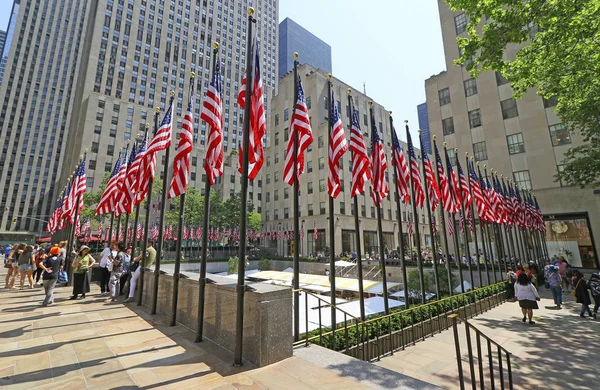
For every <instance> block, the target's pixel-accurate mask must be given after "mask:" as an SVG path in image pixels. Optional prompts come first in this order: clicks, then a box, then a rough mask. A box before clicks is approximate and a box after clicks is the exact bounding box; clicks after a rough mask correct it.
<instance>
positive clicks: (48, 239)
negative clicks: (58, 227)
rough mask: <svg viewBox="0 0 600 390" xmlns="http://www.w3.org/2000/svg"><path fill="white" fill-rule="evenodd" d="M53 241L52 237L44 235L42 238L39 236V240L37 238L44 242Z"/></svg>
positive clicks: (38, 241)
mask: <svg viewBox="0 0 600 390" xmlns="http://www.w3.org/2000/svg"><path fill="white" fill-rule="evenodd" d="M50 241H52V237H42V238H38V239H37V240H35V242H37V243H38V244H39V243H42V242H50Z"/></svg>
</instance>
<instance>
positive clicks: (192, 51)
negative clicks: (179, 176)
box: [0, 0, 278, 230]
mask: <svg viewBox="0 0 600 390" xmlns="http://www.w3.org/2000/svg"><path fill="white" fill-rule="evenodd" d="M277 4H278V3H277V2H276V1H273V0H255V1H253V4H252V5H253V7H254V9H255V11H256V12H255V17H256V18H257V20H258V21H257V23H256V24H255V26H254V31H256V33H257V36H258V41H259V45H260V54H259V55H260V61H261V63H260V65H261V75H262V81H263V86H264V89H265V101H266V106H267V108H268V107H269V104H270V96H271V95H272V94H273V91H274V90H275V89H276V74H277V40H278V37H277V28H278V23H277V21H278V7H277ZM15 6H18V1H15ZM247 6H248V5H247V2H245V1H241V0H229V1H228V0H87V1H74V0H67V1H60V2H59V1H56V0H42V1H38V2H26V3H23V4H21V8H20V10H19V12H18V17H17V18H16V24H15V26H16V29H15V36H14V38H15V39H14V40H13V41H12V44H11V45H7V46H10V48H9V49H10V54H9V56H8V59H7V63H6V77H7V78H8V80H7V82H6V83H3V84H2V86H1V88H0V102H2V104H3V111H2V115H3V116H5V117H6V118H4V117H3V118H2V119H6V120H4V121H3V124H2V132H1V134H0V141H1V142H2V144H3V147H4V155H10V154H11V153H12V156H13V157H12V158H11V160H10V161H6V162H5V163H4V164H3V165H0V182H1V183H2V185H3V188H4V189H5V191H4V194H3V199H2V202H1V206H2V209H3V210H6V211H5V212H4V213H3V215H2V219H1V221H0V222H1V223H0V227H2V228H9V221H10V219H11V217H12V216H13V215H18V216H24V217H30V216H33V215H38V216H40V218H39V219H43V218H44V216H48V215H49V214H50V213H51V210H52V209H53V207H54V205H55V202H56V200H57V198H58V196H59V193H60V191H61V190H62V188H63V186H64V184H65V182H66V180H67V178H68V177H69V176H70V174H71V172H72V170H73V167H74V166H75V165H76V164H77V162H78V159H79V156H80V155H81V154H83V151H84V149H88V154H87V159H88V160H87V162H88V164H87V168H88V169H87V178H88V189H89V190H96V189H97V188H98V187H99V186H100V184H101V182H102V179H103V177H104V175H105V172H109V171H110V170H112V167H113V166H114V163H115V162H116V159H117V156H118V154H119V152H120V151H121V150H122V148H123V147H125V146H126V145H127V144H128V143H129V142H131V141H133V140H134V139H135V138H136V136H137V135H138V134H143V133H144V130H145V128H146V124H147V123H150V124H152V123H153V122H154V119H153V116H154V112H155V107H159V108H160V110H161V118H162V116H163V115H164V111H165V109H166V106H167V105H168V101H169V98H170V92H171V91H174V92H175V95H174V98H175V111H174V130H173V134H174V136H173V146H172V148H171V153H170V155H171V156H170V161H169V168H168V169H169V176H170V174H171V172H172V158H173V156H174V153H175V149H176V146H177V142H178V129H180V128H181V121H182V117H183V113H184V111H185V109H186V107H187V101H188V99H189V92H188V91H189V83H190V77H189V75H190V72H192V71H193V72H194V73H195V75H196V77H195V83H194V84H195V85H194V89H195V91H194V94H195V98H194V122H195V128H194V141H195V145H196V147H195V148H194V151H193V152H192V155H191V175H190V186H193V187H196V188H198V189H200V190H201V191H204V173H203V168H202V162H203V158H204V155H205V146H206V138H207V130H208V129H207V128H206V124H205V123H204V122H202V121H200V111H201V108H202V107H201V105H202V101H203V98H204V95H205V92H206V90H207V88H208V85H209V82H210V77H211V69H212V64H213V60H214V58H213V57H214V56H213V55H212V44H213V43H214V42H216V43H218V44H219V51H218V53H219V59H220V61H221V64H222V76H223V93H222V101H223V135H224V142H223V147H224V152H225V156H230V155H231V154H232V152H233V151H236V150H237V149H238V147H239V143H240V142H241V138H242V125H243V120H242V115H243V110H241V109H240V108H239V106H238V105H237V96H238V93H239V88H240V84H241V80H242V77H243V73H244V69H245V57H246V39H247V38H246V32H247V27H248V26H247V18H248V15H247ZM11 23H12V20H11ZM56 31H58V32H59V34H58V35H57V33H56ZM27 37H33V38H32V39H27ZM38 51H40V52H41V53H39V54H38V53H37V52H38ZM20 80H23V81H20ZM17 84H18V85H17ZM267 112H268V111H267ZM9 115H10V118H9V117H8V116H9ZM48 145H52V147H51V148H48ZM18 156H20V158H18ZM163 161H164V155H163ZM38 162H39V163H38ZM17 168H18V169H17ZM32 169H33V170H34V172H32ZM162 169H163V164H160V161H159V164H158V167H157V175H161V171H162ZM236 174H237V163H236V164H233V163H232V164H229V165H228V166H226V167H225V175H224V176H223V177H222V178H220V179H219V180H218V182H217V184H216V186H215V188H216V190H217V191H218V192H219V193H220V194H221V196H223V197H227V196H229V194H230V193H231V191H239V187H240V186H239V174H237V175H238V178H237V179H236V180H237V183H238V184H236V183H233V184H234V185H233V186H232V185H229V184H230V183H228V185H227V186H224V185H223V183H224V181H228V180H230V176H232V175H236ZM24 175H25V177H23V176H24ZM24 179H25V180H24ZM169 180H170V178H169ZM259 184H260V182H259V181H256V183H255V185H256V186H257V187H259ZM259 193H260V188H257V190H256V191H254V192H253V194H256V195H254V197H253V198H252V199H251V200H252V202H253V203H254V204H255V205H259V204H260V201H259V200H258V197H257V195H258V194H259ZM257 211H258V210H257ZM37 227H38V226H37V224H36V222H35V221H34V220H30V219H26V218H25V219H23V220H21V219H20V220H19V222H18V223H17V226H16V229H25V230H37Z"/></svg>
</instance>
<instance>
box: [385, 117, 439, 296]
mask: <svg viewBox="0 0 600 390" xmlns="http://www.w3.org/2000/svg"><path fill="white" fill-rule="evenodd" d="M390 119H391V117H390ZM419 146H420V147H421V162H422V166H421V168H422V170H423V178H425V187H426V188H425V201H426V203H425V204H426V206H427V221H428V225H429V234H430V235H431V251H432V252H433V278H434V281H435V293H436V299H441V297H442V296H441V294H440V280H439V277H438V272H437V262H436V261H435V254H436V252H437V251H436V248H435V234H434V232H433V228H434V226H433V221H432V219H431V213H432V211H431V203H430V202H429V188H428V185H427V172H426V171H425V153H426V152H425V148H424V147H423V135H422V134H421V130H419ZM431 169H432V170H433V167H431ZM426 246H427V244H426ZM404 290H406V288H405V289H404Z"/></svg>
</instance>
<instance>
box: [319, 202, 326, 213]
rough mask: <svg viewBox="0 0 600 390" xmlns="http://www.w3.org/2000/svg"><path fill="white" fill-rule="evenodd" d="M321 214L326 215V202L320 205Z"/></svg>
mask: <svg viewBox="0 0 600 390" xmlns="http://www.w3.org/2000/svg"><path fill="white" fill-rule="evenodd" d="M319 214H325V202H320V203H319Z"/></svg>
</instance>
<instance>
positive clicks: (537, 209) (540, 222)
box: [533, 195, 546, 232]
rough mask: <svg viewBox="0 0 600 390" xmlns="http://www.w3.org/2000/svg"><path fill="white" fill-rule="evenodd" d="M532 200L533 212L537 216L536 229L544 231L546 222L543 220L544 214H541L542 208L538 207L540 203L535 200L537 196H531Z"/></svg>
mask: <svg viewBox="0 0 600 390" xmlns="http://www.w3.org/2000/svg"><path fill="white" fill-rule="evenodd" d="M533 201H534V203H535V212H536V216H537V224H538V231H540V232H545V231H546V222H544V215H543V214H542V210H541V209H540V204H539V203H538V201H537V197H536V196H535V195H534V196H533Z"/></svg>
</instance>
